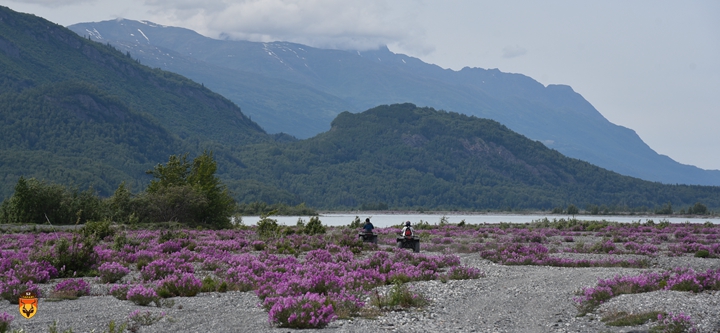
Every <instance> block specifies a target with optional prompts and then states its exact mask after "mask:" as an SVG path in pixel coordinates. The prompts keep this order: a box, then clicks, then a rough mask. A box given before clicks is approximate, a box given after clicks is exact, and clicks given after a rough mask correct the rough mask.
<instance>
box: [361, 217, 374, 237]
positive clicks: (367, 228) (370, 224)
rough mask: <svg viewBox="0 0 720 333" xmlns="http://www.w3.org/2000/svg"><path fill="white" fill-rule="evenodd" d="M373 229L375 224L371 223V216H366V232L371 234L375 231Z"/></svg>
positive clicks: (364, 227) (364, 228) (364, 226)
mask: <svg viewBox="0 0 720 333" xmlns="http://www.w3.org/2000/svg"><path fill="white" fill-rule="evenodd" d="M373 229H375V226H374V225H373V224H372V223H370V218H369V217H368V218H366V219H365V225H363V230H364V231H365V233H367V234H371V233H372V232H373Z"/></svg>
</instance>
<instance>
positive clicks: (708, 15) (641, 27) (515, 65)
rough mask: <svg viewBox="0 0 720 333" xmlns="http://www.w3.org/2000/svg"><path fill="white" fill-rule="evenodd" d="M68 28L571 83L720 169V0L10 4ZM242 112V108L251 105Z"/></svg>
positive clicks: (45, 0) (650, 135)
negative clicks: (137, 24) (173, 31)
mask: <svg viewBox="0 0 720 333" xmlns="http://www.w3.org/2000/svg"><path fill="white" fill-rule="evenodd" d="M0 5H3V6H7V7H10V8H11V9H13V10H16V11H20V12H25V13H32V14H35V15H37V16H40V17H43V18H45V19H48V20H50V21H52V22H55V23H58V24H61V25H64V26H67V25H71V24H74V23H80V22H97V21H104V20H111V19H118V18H126V19H133V20H149V21H152V22H155V23H159V24H164V25H170V26H179V27H185V28H189V29H192V30H195V31H197V32H199V33H201V34H203V35H206V36H208V37H212V38H230V39H242V40H252V41H290V42H297V43H302V44H306V45H310V46H315V47H322V48H336V49H358V50H367V49H373V48H377V47H378V46H380V45H387V46H388V47H389V48H390V50H391V51H393V52H395V53H403V54H406V55H409V56H413V57H417V58H419V59H421V60H423V61H425V62H427V63H432V64H436V65H438V66H440V67H443V68H450V69H453V70H460V69H462V68H463V67H479V68H488V69H489V68H498V69H499V70H501V71H503V72H509V73H520V74H524V75H527V76H529V77H532V78H533V79H535V80H537V81H539V82H540V83H542V84H545V85H548V84H565V85H569V86H571V87H572V88H573V89H574V90H575V91H576V92H578V93H580V94H581V95H582V96H583V97H585V99H587V100H588V101H589V102H590V103H591V104H592V105H593V106H595V108H596V109H597V110H598V111H599V112H600V113H601V114H602V115H603V116H605V118H607V119H608V120H609V121H610V122H612V123H614V124H617V125H621V126H625V127H627V128H630V129H632V130H634V131H635V132H637V134H638V135H639V136H640V138H642V139H643V141H645V142H646V143H647V144H648V145H649V146H650V147H651V148H652V149H654V150H655V151H656V152H658V153H660V154H663V155H667V156H669V157H671V158H672V159H674V160H676V161H678V162H680V163H683V164H690V165H695V166H698V167H700V168H703V169H716V170H720V61H719V60H720V1H715V0H706V1H695V0H686V1H665V0H634V1H626V0H587V1H575V0H544V1H535V0H497V1H482V0H360V1H356V0H343V1H337V0H302V1H301V0H123V1H117V0H0ZM241 107H242V105H241Z"/></svg>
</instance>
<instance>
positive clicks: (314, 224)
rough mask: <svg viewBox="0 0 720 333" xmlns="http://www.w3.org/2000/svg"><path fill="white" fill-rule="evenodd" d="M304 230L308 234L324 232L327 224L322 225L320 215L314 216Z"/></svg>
mask: <svg viewBox="0 0 720 333" xmlns="http://www.w3.org/2000/svg"><path fill="white" fill-rule="evenodd" d="M303 232H304V233H305V234H308V235H317V234H324V233H325V226H323V225H322V222H320V218H319V217H317V216H313V217H311V218H310V221H309V222H308V223H307V224H306V225H305V229H304V230H303Z"/></svg>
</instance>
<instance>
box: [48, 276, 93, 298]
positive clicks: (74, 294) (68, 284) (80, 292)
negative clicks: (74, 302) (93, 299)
mask: <svg viewBox="0 0 720 333" xmlns="http://www.w3.org/2000/svg"><path fill="white" fill-rule="evenodd" d="M54 290H55V296H56V297H58V296H59V297H62V298H71V299H74V298H78V297H80V296H85V295H90V285H89V284H88V283H87V282H85V280H83V279H68V280H65V281H62V282H60V283H58V284H57V285H55V289H54Z"/></svg>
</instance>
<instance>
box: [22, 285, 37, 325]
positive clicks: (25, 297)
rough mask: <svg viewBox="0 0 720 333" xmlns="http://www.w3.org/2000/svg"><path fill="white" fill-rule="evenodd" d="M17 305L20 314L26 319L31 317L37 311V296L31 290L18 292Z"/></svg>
mask: <svg viewBox="0 0 720 333" xmlns="http://www.w3.org/2000/svg"><path fill="white" fill-rule="evenodd" d="M18 306H19V307H20V314H21V315H22V316H23V317H25V318H27V319H30V318H32V317H33V316H34V315H35V314H36V313H37V311H38V299H37V296H36V295H35V293H34V292H32V291H26V292H24V293H22V294H20V299H19V300H18Z"/></svg>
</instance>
